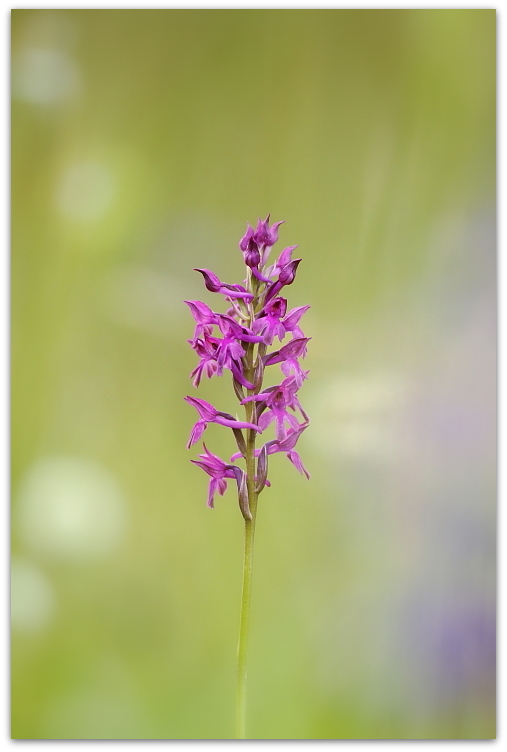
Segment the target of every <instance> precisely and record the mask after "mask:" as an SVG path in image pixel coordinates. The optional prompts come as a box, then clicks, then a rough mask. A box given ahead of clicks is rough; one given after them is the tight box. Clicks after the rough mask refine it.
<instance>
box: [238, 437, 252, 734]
mask: <svg viewBox="0 0 507 752" xmlns="http://www.w3.org/2000/svg"><path fill="white" fill-rule="evenodd" d="M249 433H253V434H254V441H252V440H251V439H250V437H249V440H248V443H247V472H248V478H247V486H248V503H249V506H250V512H251V514H252V519H251V520H245V549H244V558H243V590H242V594H241V616H240V627H239V642H238V684H237V694H236V739H246V677H247V650H248V628H249V623H250V600H251V594H252V569H253V547H254V534H255V519H256V515H257V494H256V492H255V478H254V466H255V462H254V460H255V458H254V455H253V448H254V446H255V444H254V442H255V431H249ZM249 465H250V467H249Z"/></svg>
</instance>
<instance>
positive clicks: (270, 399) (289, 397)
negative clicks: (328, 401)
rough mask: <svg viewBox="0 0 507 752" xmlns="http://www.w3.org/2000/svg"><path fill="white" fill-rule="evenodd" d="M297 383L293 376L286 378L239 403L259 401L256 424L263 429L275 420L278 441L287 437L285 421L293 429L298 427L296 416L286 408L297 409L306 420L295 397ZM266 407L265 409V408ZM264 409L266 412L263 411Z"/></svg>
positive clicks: (306, 419)
mask: <svg viewBox="0 0 507 752" xmlns="http://www.w3.org/2000/svg"><path fill="white" fill-rule="evenodd" d="M297 390H298V385H297V383H296V380H295V378H294V377H293V376H291V377H289V378H286V379H284V380H283V381H282V383H281V384H279V385H278V386H274V387H268V389H266V390H265V391H264V392H261V393H260V394H255V395H251V396H249V397H245V399H244V400H242V402H241V404H242V405H245V404H246V403H247V402H253V401H255V402H260V403H262V404H261V406H260V410H258V411H257V412H258V416H259V417H258V424H259V427H260V428H261V429H262V430H263V431H264V430H265V429H266V428H267V427H268V426H269V425H270V424H271V423H272V422H273V421H275V422H276V438H277V440H278V441H283V440H284V439H285V438H286V437H287V431H286V429H285V423H287V424H288V425H289V427H290V428H292V429H293V430H294V431H297V429H298V428H299V423H298V421H297V420H296V417H295V416H294V415H292V413H289V412H287V408H291V410H296V408H297V409H299V411H300V412H301V415H302V416H303V418H304V419H305V421H306V422H308V416H307V415H306V413H305V412H304V411H303V409H302V408H301V405H300V404H299V400H298V399H297V397H296V392H297ZM266 409H267V410H266ZM264 410H266V412H264Z"/></svg>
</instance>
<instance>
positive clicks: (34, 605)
mask: <svg viewBox="0 0 507 752" xmlns="http://www.w3.org/2000/svg"><path fill="white" fill-rule="evenodd" d="M54 607H55V596H54V592H53V588H52V586H51V584H50V582H49V580H48V579H47V577H46V576H45V575H44V574H43V572H42V571H41V570H40V569H39V568H38V567H37V566H35V564H32V563H31V562H30V561H28V559H25V558H22V557H15V558H13V560H12V565H11V622H12V626H13V628H14V629H17V630H19V631H21V632H30V633H31V632H38V631H39V630H42V629H43V628H44V627H46V626H47V624H48V623H49V622H50V621H51V618H52V616H53V612H54Z"/></svg>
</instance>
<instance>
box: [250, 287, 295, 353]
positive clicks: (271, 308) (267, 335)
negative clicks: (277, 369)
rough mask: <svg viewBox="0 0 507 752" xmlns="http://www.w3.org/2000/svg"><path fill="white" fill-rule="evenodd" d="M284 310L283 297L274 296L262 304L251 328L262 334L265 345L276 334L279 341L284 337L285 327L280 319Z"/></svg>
mask: <svg viewBox="0 0 507 752" xmlns="http://www.w3.org/2000/svg"><path fill="white" fill-rule="evenodd" d="M286 310H287V301H286V300H285V298H274V300H270V301H269V302H268V303H267V304H266V305H265V306H264V308H263V310H262V311H261V313H260V314H259V318H257V319H256V320H255V321H254V325H253V330H254V331H255V332H257V333H258V334H262V335H263V341H264V342H265V343H266V344H267V345H271V344H272V342H273V340H274V338H275V337H276V336H278V339H279V340H280V341H282V339H283V338H284V336H285V327H284V324H283V323H282V322H281V321H280V319H282V318H283V317H284V316H285V312H286Z"/></svg>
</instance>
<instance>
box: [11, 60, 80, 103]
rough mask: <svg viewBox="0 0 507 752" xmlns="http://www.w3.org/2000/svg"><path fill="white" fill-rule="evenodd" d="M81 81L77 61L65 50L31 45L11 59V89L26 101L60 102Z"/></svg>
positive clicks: (14, 94) (75, 89) (18, 97)
mask: <svg viewBox="0 0 507 752" xmlns="http://www.w3.org/2000/svg"><path fill="white" fill-rule="evenodd" d="M79 84H80V73H79V70H78V68H77V66H76V63H75V62H74V60H73V59H72V58H71V57H70V56H69V55H67V53H65V52H63V51H62V50H58V49H51V48H43V47H40V48H36V47H29V48H25V49H22V50H20V52H19V53H18V54H17V56H16V57H15V58H14V59H13V61H12V93H13V96H14V97H16V98H17V99H20V100H22V101H24V102H29V103H30V104H37V105H53V104H58V103H60V102H62V101H63V100H66V99H67V98H68V97H70V96H71V95H72V94H74V92H75V91H77V89H78V87H79Z"/></svg>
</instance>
